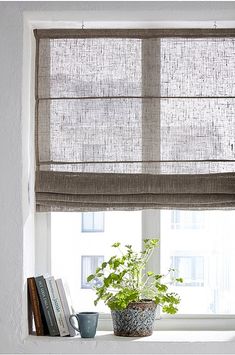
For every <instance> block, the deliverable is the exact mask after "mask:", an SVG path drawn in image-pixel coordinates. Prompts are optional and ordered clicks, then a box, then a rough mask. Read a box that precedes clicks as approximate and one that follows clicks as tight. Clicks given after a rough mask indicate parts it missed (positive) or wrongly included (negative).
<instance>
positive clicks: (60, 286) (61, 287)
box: [56, 279, 76, 337]
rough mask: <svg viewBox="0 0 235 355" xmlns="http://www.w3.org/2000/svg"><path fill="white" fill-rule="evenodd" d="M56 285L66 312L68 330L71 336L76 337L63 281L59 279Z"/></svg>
mask: <svg viewBox="0 0 235 355" xmlns="http://www.w3.org/2000/svg"><path fill="white" fill-rule="evenodd" d="M56 285H57V288H58V292H59V296H60V300H61V303H62V307H63V310H64V314H65V319H66V322H67V325H68V329H69V334H70V336H71V337H74V336H75V335H76V331H75V329H74V328H73V327H72V326H71V324H70V322H69V317H70V315H71V314H72V312H71V310H70V307H69V303H68V299H67V297H66V293H65V289H64V285H63V282H62V280H61V279H57V280H56Z"/></svg>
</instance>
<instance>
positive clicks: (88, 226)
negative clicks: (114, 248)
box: [81, 212, 104, 233]
mask: <svg viewBox="0 0 235 355" xmlns="http://www.w3.org/2000/svg"><path fill="white" fill-rule="evenodd" d="M81 231H82V232H83V233H87V232H90V233H97V232H104V212H95V213H94V212H83V213H82V228H81Z"/></svg>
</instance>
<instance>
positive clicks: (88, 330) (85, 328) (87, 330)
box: [69, 312, 99, 338]
mask: <svg viewBox="0 0 235 355" xmlns="http://www.w3.org/2000/svg"><path fill="white" fill-rule="evenodd" d="M98 317H99V313H98V312H80V313H77V314H72V315H71V316H70V317H69V322H70V324H71V326H72V327H73V328H74V329H75V330H76V331H77V332H79V333H80V334H81V337H82V338H94V337H95V334H96V328H97V324H98ZM73 318H76V320H77V323H78V327H76V326H75V325H74V322H73Z"/></svg>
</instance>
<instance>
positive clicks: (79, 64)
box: [35, 29, 235, 211]
mask: <svg viewBox="0 0 235 355" xmlns="http://www.w3.org/2000/svg"><path fill="white" fill-rule="evenodd" d="M35 38H36V89H35V95H36V128H35V131H36V185H35V186H36V187H35V188H36V205H37V210H38V211H84V210H93V211H96V210H106V209H120V210H121V209H124V210H125V209H144V208H176V209H182V208H184V209H213V208H234V207H235V30H234V29H223V30H222V29H221V30H218V29H213V30H201V29H200V30H199V29H198V30H196V29H192V30H190V29H187V30H156V29H154V30H152V29H151V30H146V29H141V30H125V29H122V30H114V29H113V30H112V29H107V30H101V29H99V30H84V29H81V30H77V29H68V30H35Z"/></svg>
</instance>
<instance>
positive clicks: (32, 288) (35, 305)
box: [27, 277, 45, 335]
mask: <svg viewBox="0 0 235 355" xmlns="http://www.w3.org/2000/svg"><path fill="white" fill-rule="evenodd" d="M27 284H28V292H29V293H28V294H29V300H28V302H30V303H31V307H32V312H33V317H34V323H35V328H36V334H37V335H44V334H45V332H44V327H43V322H42V316H41V311H40V303H39V298H38V293H37V287H36V283H35V279H34V277H29V278H28V279H27Z"/></svg>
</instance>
